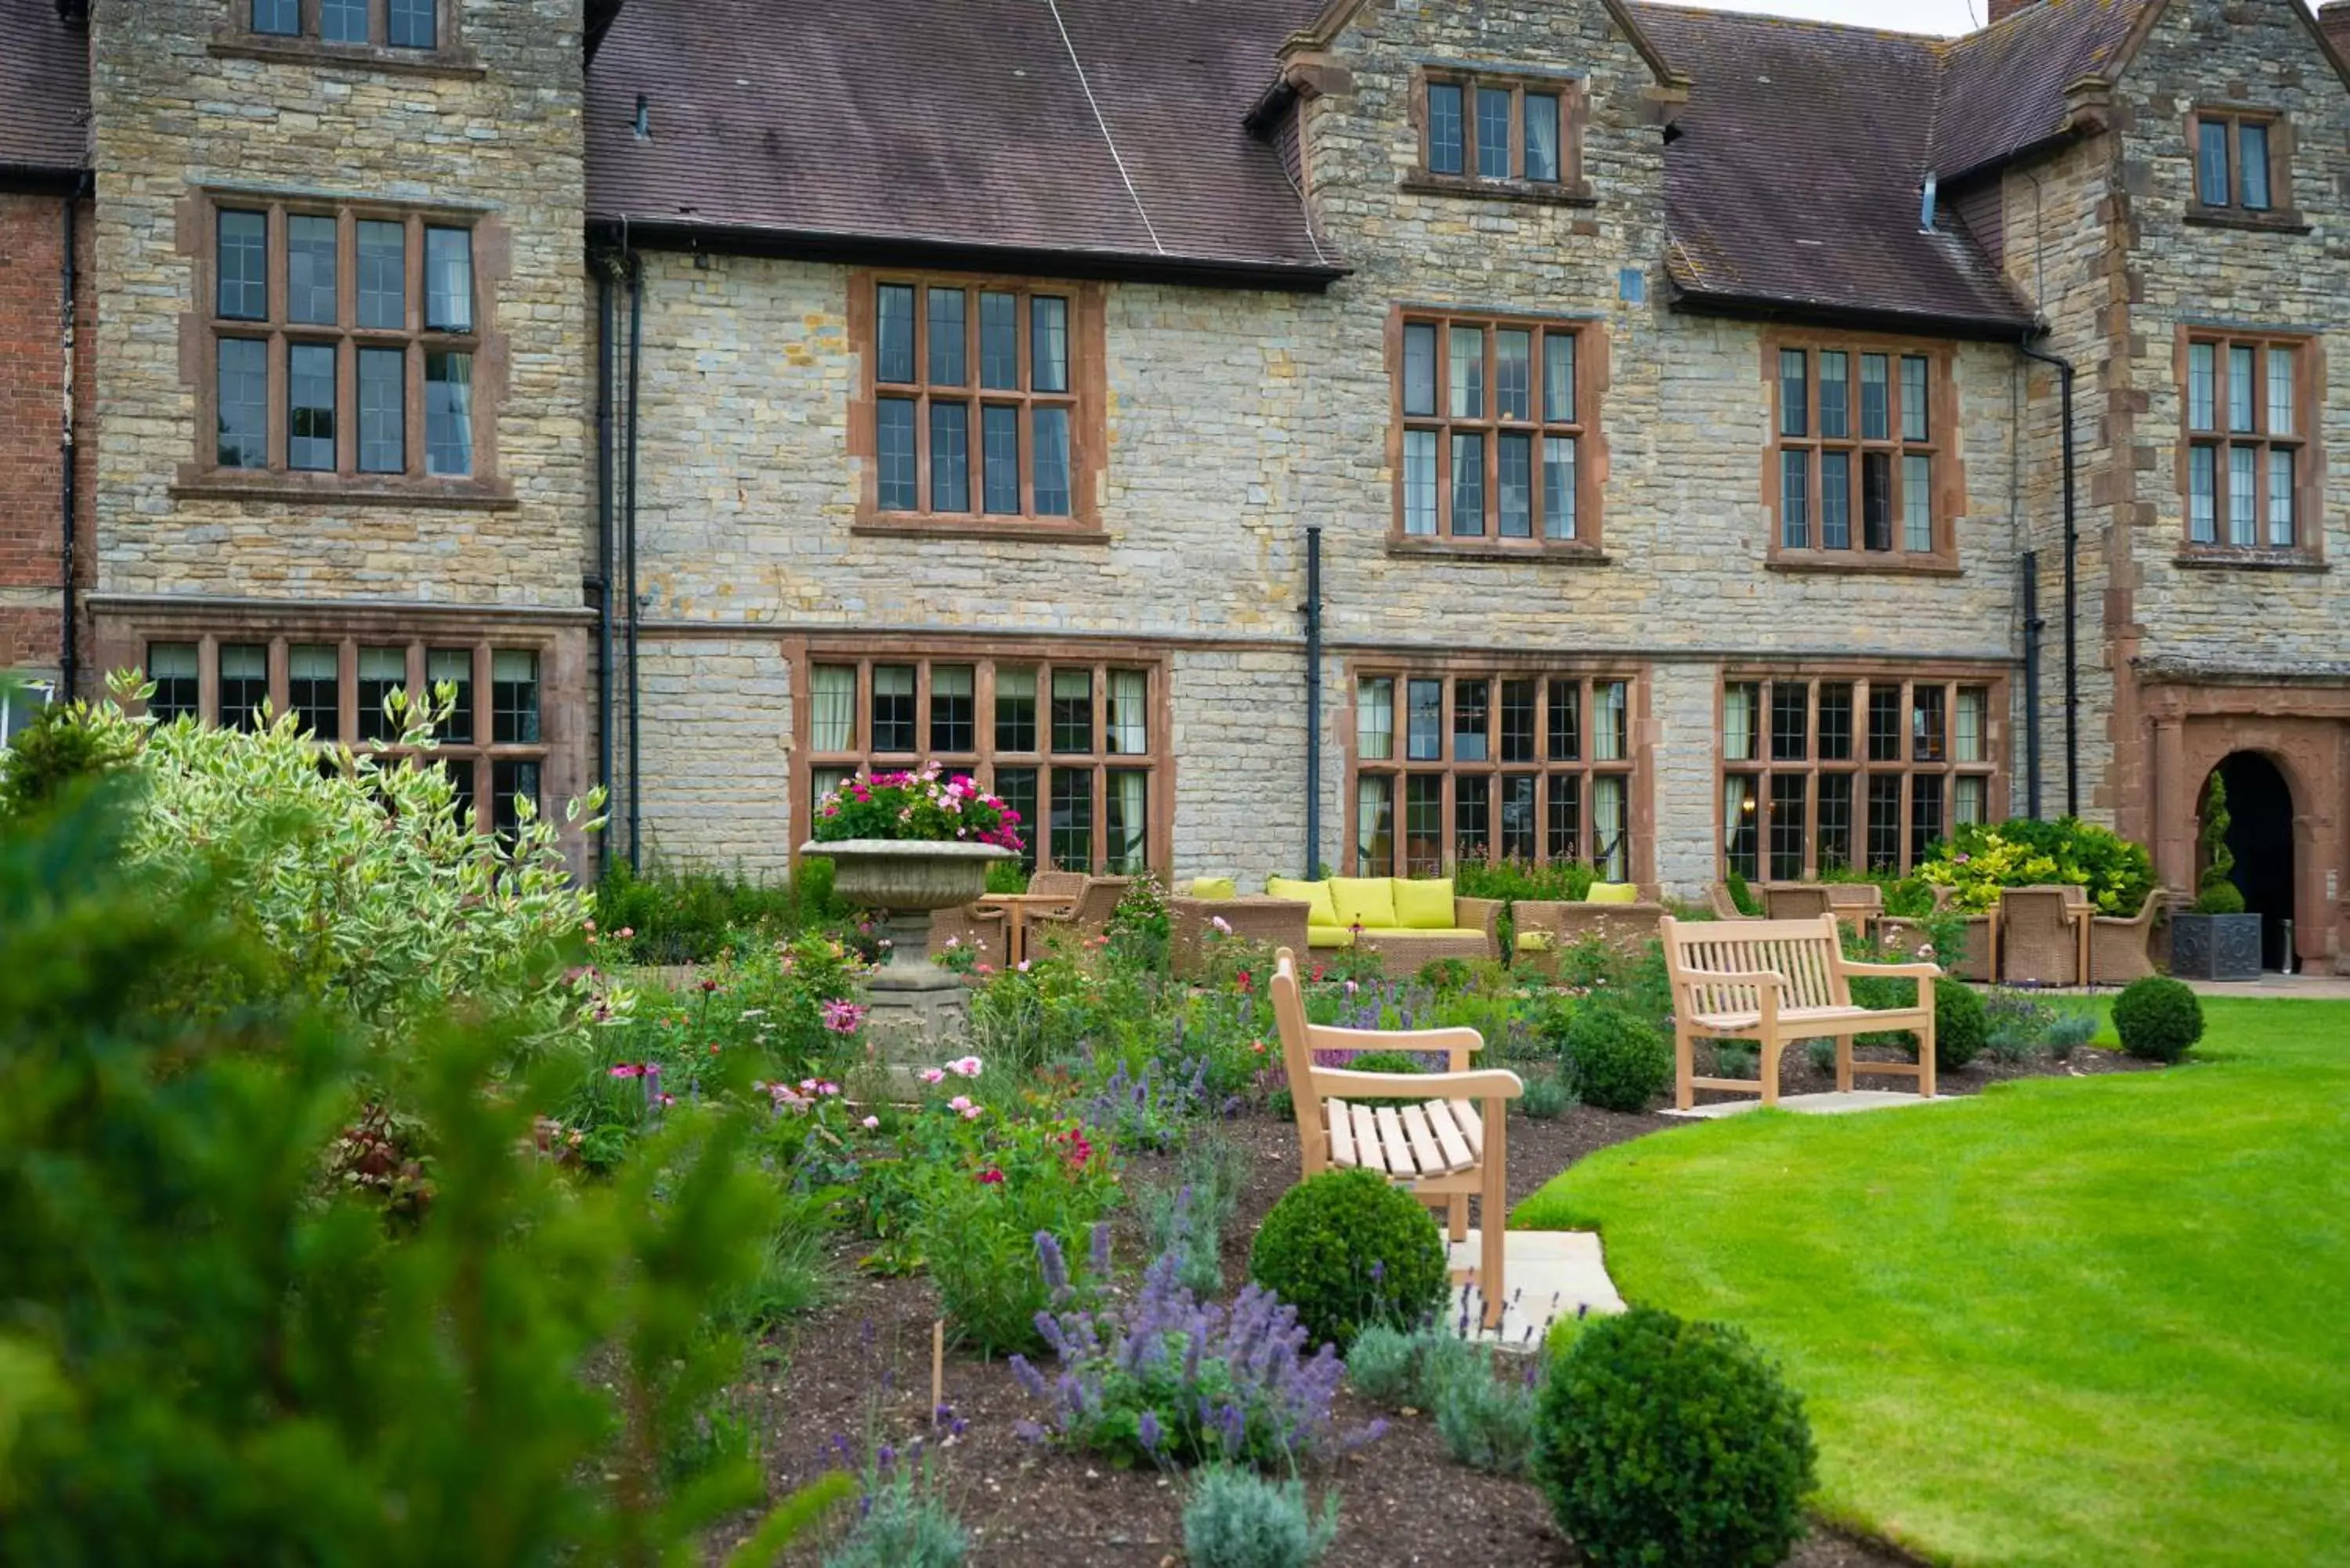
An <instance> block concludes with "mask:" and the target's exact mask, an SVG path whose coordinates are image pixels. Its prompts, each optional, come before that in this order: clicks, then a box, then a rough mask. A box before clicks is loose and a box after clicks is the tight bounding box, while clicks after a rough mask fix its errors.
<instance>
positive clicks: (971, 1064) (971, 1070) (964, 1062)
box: [947, 1056, 979, 1078]
mask: <svg viewBox="0 0 2350 1568" xmlns="http://www.w3.org/2000/svg"><path fill="white" fill-rule="evenodd" d="M947 1071H948V1072H950V1073H952V1074H953V1075H955V1076H956V1077H958V1078H976V1077H978V1076H979V1058H978V1057H976V1056H958V1057H956V1058H955V1059H954V1060H953V1061H951V1062H950V1063H948V1064H947Z"/></svg>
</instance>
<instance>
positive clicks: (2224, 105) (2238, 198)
mask: <svg viewBox="0 0 2350 1568" xmlns="http://www.w3.org/2000/svg"><path fill="white" fill-rule="evenodd" d="M2207 123H2220V124H2224V125H2226V126H2227V128H2228V200H2227V201H2226V202H2224V203H2216V204H2215V203H2212V202H2206V201H2204V199H2203V127H2204V126H2205V125H2206V124H2207ZM2247 125H2258V126H2262V127H2265V128H2266V129H2267V130H2268V133H2269V204H2268V205H2267V206H2265V207H2247V206H2245V205H2244V204H2243V192H2244V169H2243V142H2242V135H2243V127H2245V126H2247ZM2295 140H2296V139H2295V137H2294V135H2293V120H2292V119H2291V117H2289V116H2288V115H2286V114H2285V113H2284V111H2283V110H2282V109H2276V108H2273V107H2272V106H2269V105H2265V104H2252V103H2230V102H2210V103H2198V104H2196V105H2194V106H2193V107H2192V108H2190V109H2189V110H2188V111H2187V221H2188V222H2189V223H2195V224H2199V225H2204V226H2209V227H2216V228H2238V229H2267V230H2282V231H2284V232H2286V233H2292V234H2306V233H2308V232H2309V223H2308V222H2307V221H2306V220H2305V219H2304V218H2303V214H2302V213H2301V210H2300V209H2299V208H2298V207H2296V206H2294V205H2293V148H2294V142H2295Z"/></svg>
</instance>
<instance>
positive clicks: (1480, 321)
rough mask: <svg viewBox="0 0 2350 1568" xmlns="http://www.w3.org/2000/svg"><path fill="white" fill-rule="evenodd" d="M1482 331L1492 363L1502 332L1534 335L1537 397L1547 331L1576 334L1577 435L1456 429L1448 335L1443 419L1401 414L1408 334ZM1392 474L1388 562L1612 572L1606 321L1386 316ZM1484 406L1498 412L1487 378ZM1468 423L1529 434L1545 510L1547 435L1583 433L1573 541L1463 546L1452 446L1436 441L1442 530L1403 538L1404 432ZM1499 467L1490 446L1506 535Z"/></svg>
mask: <svg viewBox="0 0 2350 1568" xmlns="http://www.w3.org/2000/svg"><path fill="white" fill-rule="evenodd" d="M1456 321H1457V322H1460V323H1461V324H1462V325H1464V326H1477V327H1484V328H1485V329H1486V333H1487V354H1488V358H1489V361H1490V358H1491V355H1492V332H1493V331H1494V330H1495V329H1497V328H1498V329H1517V330H1524V331H1530V332H1533V333H1534V334H1536V338H1535V357H1534V365H1533V375H1534V379H1535V388H1536V390H1537V392H1538V391H1539V388H1540V379H1541V376H1542V359H1541V338H1540V334H1541V333H1542V332H1544V331H1545V330H1547V331H1551V332H1557V331H1560V330H1566V331H1571V332H1573V333H1574V334H1575V415H1576V419H1577V422H1576V423H1575V425H1573V426H1571V427H1547V426H1545V425H1544V424H1541V423H1538V422H1533V421H1509V422H1508V423H1507V424H1506V425H1505V424H1504V422H1503V421H1502V420H1501V419H1499V418H1498V417H1493V416H1489V417H1488V418H1486V419H1484V420H1471V421H1454V420H1452V419H1451V418H1450V417H1449V416H1448V415H1447V414H1445V413H1444V412H1443V411H1442V410H1444V409H1445V407H1446V406H1447V405H1446V402H1445V400H1444V397H1443V392H1442V386H1443V381H1442V375H1441V372H1442V370H1443V367H1444V364H1445V360H1446V356H1445V352H1444V346H1443V334H1442V332H1441V331H1440V332H1439V334H1438V339H1437V341H1438V360H1439V370H1440V376H1439V381H1438V386H1439V392H1438V404H1437V406H1438V410H1439V412H1438V414H1437V416H1436V417H1435V418H1433V419H1423V418H1420V417H1419V416H1411V417H1410V418H1409V419H1407V416H1406V415H1405V413H1404V411H1403V395H1404V385H1403V379H1404V362H1403V359H1404V333H1403V329H1404V327H1405V326H1406V324H1407V323H1409V324H1410V325H1414V326H1419V325H1433V326H1435V327H1439V328H1441V327H1445V326H1447V325H1449V324H1450V323H1452V322H1456ZM1387 357H1388V443H1387V462H1388V472H1391V473H1392V474H1394V476H1395V481H1394V494H1393V497H1392V499H1391V501H1390V504H1389V509H1388V542H1387V549H1388V555H1390V556H1445V557H1448V558H1451V559H1461V558H1464V557H1465V558H1467V559H1471V560H1491V561H1552V562H1559V563H1565V564H1581V565H1588V566H1605V565H1607V561H1608V557H1607V554H1606V552H1605V548H1604V546H1605V543H1606V533H1605V528H1604V524H1605V521H1606V517H1605V514H1606V510H1607V433H1606V411H1607V410H1606V405H1607V387H1608V380H1609V373H1610V372H1609V356H1608V338H1607V327H1606V325H1605V323H1604V322H1602V321H1601V320H1599V319H1598V318H1596V317H1588V316H1544V315H1529V314H1527V313H1525V312H1523V311H1491V310H1482V309H1479V308H1477V307H1475V306H1452V305H1396V306H1390V307H1389V309H1388V323H1387ZM1485 391H1486V398H1485V400H1486V406H1487V408H1488V409H1489V410H1490V409H1492V407H1493V406H1494V405H1493V391H1494V389H1493V386H1492V379H1491V378H1490V377H1488V379H1487V385H1486V389H1485ZM1456 423H1457V424H1464V425H1467V426H1471V427H1473V428H1475V429H1477V430H1480V431H1483V433H1485V434H1486V435H1487V436H1489V437H1490V436H1492V435H1493V434H1494V433H1496V432H1498V431H1503V430H1505V429H1506V430H1513V431H1525V432H1527V433H1528V434H1530V435H1532V436H1533V437H1534V440H1535V441H1536V443H1537V445H1536V450H1535V454H1534V457H1535V461H1534V473H1533V484H1534V491H1535V496H1536V503H1535V504H1536V506H1537V509H1538V508H1539V505H1540V500H1539V498H1540V493H1541V487H1542V462H1541V451H1540V446H1539V442H1540V440H1541V437H1542V434H1543V432H1544V430H1545V429H1554V430H1555V429H1559V428H1565V429H1568V430H1571V431H1574V432H1575V438H1576V439H1575V537H1573V538H1572V539H1545V538H1544V537H1542V536H1541V534H1540V531H1539V526H1540V524H1539V512H1538V511H1537V524H1536V527H1537V531H1536V533H1535V535H1534V537H1532V538H1529V539H1504V538H1503V537H1501V536H1500V535H1499V534H1498V533H1490V532H1489V533H1487V534H1484V535H1479V536H1474V537H1470V536H1463V537H1459V538H1456V537H1454V536H1453V535H1452V534H1451V532H1450V530H1451V505H1450V503H1449V501H1448V498H1447V496H1446V493H1445V486H1444V482H1443V477H1442V476H1443V474H1444V473H1445V472H1448V470H1449V465H1450V463H1451V442H1450V441H1442V440H1440V441H1438V442H1437V454H1438V462H1439V468H1438V476H1439V477H1438V481H1437V529H1438V531H1437V532H1436V533H1435V534H1433V535H1428V534H1407V533H1405V532H1404V479H1405V475H1404V460H1403V451H1404V431H1405V429H1406V427H1407V425H1408V424H1419V425H1423V426H1426V425H1436V426H1440V427H1441V428H1443V429H1444V430H1445V431H1450V430H1451V428H1452V427H1453V426H1454V425H1455V424H1456ZM1499 462H1500V446H1499V443H1498V442H1495V441H1491V440H1488V441H1486V443H1485V472H1486V492H1485V493H1486V497H1487V501H1488V506H1487V516H1488V519H1489V520H1490V521H1492V523H1493V524H1494V525H1495V526H1496V527H1498V526H1499V521H1500V512H1499V506H1500V502H1499V496H1498V493H1497V491H1496V490H1495V488H1494V479H1495V475H1496V472H1497V469H1498V464H1499Z"/></svg>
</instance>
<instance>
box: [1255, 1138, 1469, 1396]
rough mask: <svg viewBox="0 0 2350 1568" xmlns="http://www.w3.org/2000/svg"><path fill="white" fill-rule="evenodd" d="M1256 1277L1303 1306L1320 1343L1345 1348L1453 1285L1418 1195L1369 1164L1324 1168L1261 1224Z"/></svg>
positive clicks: (1437, 1306) (1424, 1312) (1432, 1308)
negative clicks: (1364, 1167) (1360, 1167)
mask: <svg viewBox="0 0 2350 1568" xmlns="http://www.w3.org/2000/svg"><path fill="white" fill-rule="evenodd" d="M1249 1278H1251V1279H1253V1280H1254V1281H1255V1282H1257V1283H1258V1284H1261V1285H1263V1286H1264V1288H1265V1289H1267V1290H1269V1291H1271V1292H1273V1293H1274V1294H1275V1295H1278V1296H1279V1297H1280V1298H1281V1299H1282V1300H1283V1301H1284V1302H1287V1303H1289V1304H1290V1305H1291V1306H1294V1307H1295V1308H1296V1309H1297V1319H1298V1321H1299V1322H1300V1323H1302V1324H1305V1329H1306V1332H1307V1334H1309V1335H1310V1336H1311V1338H1312V1340H1313V1341H1314V1342H1315V1343H1317V1344H1318V1343H1320V1342H1322V1341H1325V1340H1326V1341H1328V1342H1329V1343H1331V1344H1333V1345H1336V1346H1337V1347H1338V1353H1339V1354H1340V1355H1345V1354H1346V1353H1347V1350H1348V1348H1349V1347H1351V1346H1352V1345H1354V1343H1355V1336H1356V1335H1357V1334H1359V1333H1361V1332H1362V1330H1363V1329H1365V1328H1366V1327H1367V1326H1369V1325H1370V1324H1375V1323H1384V1324H1416V1323H1419V1321H1420V1320H1421V1319H1423V1318H1426V1317H1430V1316H1431V1315H1433V1314H1436V1313H1438V1312H1440V1311H1441V1310H1442V1309H1443V1306H1444V1301H1445V1297H1446V1295H1447V1293H1448V1291H1447V1282H1448V1279H1449V1275H1448V1272H1447V1268H1446V1260H1445V1253H1444V1241H1443V1238H1442V1237H1441V1236H1440V1234H1439V1233H1438V1231H1437V1227H1436V1220H1435V1218H1434V1216H1432V1215H1431V1214H1430V1213H1429V1211H1428V1210H1426V1209H1424V1208H1422V1207H1421V1206H1420V1204H1419V1199H1415V1198H1413V1197H1412V1196H1411V1194H1409V1193H1408V1192H1406V1191H1404V1190H1403V1189H1401V1188H1398V1187H1390V1186H1388V1181H1387V1179H1386V1178H1385V1177H1383V1176H1378V1175H1375V1174H1373V1173H1372V1172H1370V1171H1367V1170H1332V1171H1325V1172H1324V1173H1323V1174H1322V1175H1320V1176H1317V1177H1315V1178H1314V1179H1312V1180H1310V1181H1305V1182H1301V1183H1299V1184H1298V1185H1297V1186H1295V1187H1293V1188H1291V1189H1289V1191H1287V1192H1286V1193H1284V1194H1283V1195H1282V1199H1281V1201H1279V1202H1278V1203H1275V1204H1274V1206H1273V1211H1272V1212H1271V1213H1269V1214H1267V1215H1266V1216H1265V1217H1264V1223H1263V1225H1262V1226H1260V1227H1258V1229H1257V1233H1256V1244H1255V1245H1254V1246H1253V1247H1252V1248H1251V1249H1250V1251H1249Z"/></svg>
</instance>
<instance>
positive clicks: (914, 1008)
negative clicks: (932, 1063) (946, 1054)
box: [800, 763, 1021, 1049]
mask: <svg viewBox="0 0 2350 1568" xmlns="http://www.w3.org/2000/svg"><path fill="white" fill-rule="evenodd" d="M1019 827H1020V814H1019V813H1018V812H1016V811H1014V810H1013V809H1012V808H1011V807H1010V806H1008V805H1004V804H1003V801H1002V800H1001V799H1000V798H998V797H997V796H995V795H992V794H988V793H987V792H985V791H984V790H982V789H981V788H980V787H979V786H978V785H977V784H973V783H972V780H971V779H970V778H969V777H968V776H967V775H965V774H953V775H951V776H942V774H941V770H940V768H939V765H938V763H931V764H930V765H929V766H928V767H926V768H924V769H923V770H922V771H921V772H920V773H919V774H913V773H889V774H873V775H872V776H871V777H869V778H853V779H850V780H849V781H848V782H847V784H842V785H841V786H840V787H839V788H838V789H837V790H835V791H833V792H832V793H831V794H827V795H826V796H825V797H824V798H823V799H822V800H820V801H818V802H817V803H816V825H815V827H814V828H813V830H812V831H811V832H810V834H809V836H808V842H807V843H806V844H803V845H801V846H800V853H801V854H802V855H804V856H806V855H820V856H823V857H826V858H827V859H829V860H830V861H831V862H832V865H833V890H834V892H835V893H836V894H837V895H838V896H839V897H840V898H845V899H847V901H848V902H850V903H852V904H855V905H858V907H860V908H862V909H879V910H881V911H883V912H884V914H885V916H886V920H885V924H884V936H885V938H886V940H888V942H889V947H888V948H887V949H886V950H885V952H884V955H883V958H882V961H881V967H880V969H879V971H876V972H875V974H874V975H873V977H872V979H871V980H870V981H868V982H867V985H868V991H869V992H870V993H871V996H872V1002H873V1011H872V1012H871V1014H870V1015H869V1019H868V1024H867V1027H868V1031H869V1032H870V1033H872V1035H873V1037H874V1038H875V1039H876V1040H879V1041H882V1042H885V1043H887V1044H890V1045H893V1046H897V1047H901V1048H915V1049H919V1048H924V1047H927V1046H930V1045H934V1044H939V1043H941V1042H942V1041H944V1040H947V1039H950V1038H953V1037H957V1036H960V1035H961V1034H962V1025H963V1020H964V1018H965V1016H966V1015H967V1014H966V1007H965V994H966V993H965V991H964V988H963V983H962V980H961V978H960V977H958V976H956V975H954V974H952V973H951V972H949V971H946V970H943V969H941V968H940V967H939V966H938V965H937V964H936V963H934V962H932V961H931V914H932V912H933V911H935V910H939V909H954V908H955V907H957V906H958V905H962V904H968V903H971V902H972V901H973V900H974V899H976V898H980V897H981V896H982V895H983V894H984V893H985V892H986V891H987V868H988V867H989V865H990V864H991V863H992V862H994V861H999V860H1008V859H1010V858H1012V857H1013V856H1014V854H1016V853H1017V852H1018V851H1019V849H1020V847H1021V841H1020V833H1019Z"/></svg>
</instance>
